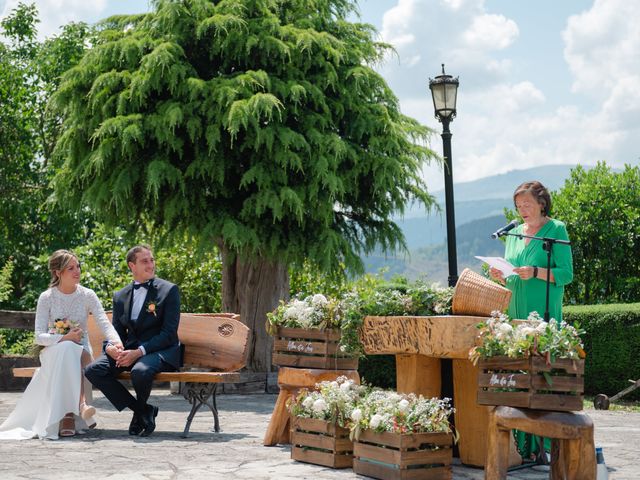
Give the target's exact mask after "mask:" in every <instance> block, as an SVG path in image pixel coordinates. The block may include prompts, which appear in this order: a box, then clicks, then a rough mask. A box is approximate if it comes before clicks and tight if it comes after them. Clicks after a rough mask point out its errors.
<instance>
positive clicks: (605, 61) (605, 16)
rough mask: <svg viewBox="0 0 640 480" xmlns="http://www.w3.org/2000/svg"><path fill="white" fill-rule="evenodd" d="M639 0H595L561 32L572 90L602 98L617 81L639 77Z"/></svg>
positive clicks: (570, 19) (570, 20) (615, 86)
mask: <svg viewBox="0 0 640 480" xmlns="http://www.w3.org/2000/svg"><path fill="white" fill-rule="evenodd" d="M638 19H640V3H639V2H629V1H628V0H596V1H595V2H594V5H593V7H592V8H591V9H590V10H588V11H586V12H584V13H581V14H579V15H574V16H571V17H570V18H569V20H568V24H567V28H566V29H565V31H564V32H563V33H562V37H563V39H564V42H565V49H564V56H565V59H566V61H567V63H568V64H569V68H570V69H571V72H572V73H573V75H574V82H573V90H574V91H575V92H579V93H584V94H587V95H590V96H592V97H593V98H597V99H601V100H603V99H605V98H606V97H608V96H609V95H610V92H611V91H612V90H615V89H616V88H617V86H618V84H619V82H620V81H622V80H623V79H627V80H624V81H628V78H630V77H631V78H635V79H638V78H640V53H639V52H640V28H638V24H637V23H638Z"/></svg>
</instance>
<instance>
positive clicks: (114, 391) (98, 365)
mask: <svg viewBox="0 0 640 480" xmlns="http://www.w3.org/2000/svg"><path fill="white" fill-rule="evenodd" d="M126 370H130V371H131V384H132V385H133V389H134V390H135V392H136V397H137V398H136V397H134V396H133V395H131V393H130V392H129V390H128V389H127V388H126V387H125V386H124V385H123V384H122V383H121V382H120V380H118V379H117V377H118V375H119V374H120V373H121V372H123V371H126ZM174 370H175V368H173V366H171V365H169V364H168V363H166V362H164V361H163V360H162V358H161V357H160V355H159V354H158V353H150V354H147V355H144V356H142V357H140V358H139V359H138V360H137V361H136V363H134V364H133V365H132V366H131V367H116V362H115V360H114V359H113V358H111V357H110V356H108V355H107V354H105V353H103V354H102V355H100V357H98V358H97V359H96V360H95V361H94V362H93V363H91V364H90V365H89V366H87V368H86V369H85V376H86V377H87V378H88V379H89V381H90V382H91V383H92V384H93V386H94V387H96V388H97V389H98V390H100V391H101V392H102V393H103V394H104V395H105V397H107V398H108V399H109V401H110V402H111V403H112V404H113V406H114V407H116V408H117V409H118V410H119V411H122V410H124V409H125V408H130V409H131V410H133V411H134V412H139V413H140V412H144V408H145V406H146V405H147V400H148V399H149V395H151V386H152V384H153V377H154V376H155V375H156V373H158V372H167V371H169V372H170V371H174Z"/></svg>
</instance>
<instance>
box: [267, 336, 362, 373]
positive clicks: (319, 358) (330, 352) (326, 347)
mask: <svg viewBox="0 0 640 480" xmlns="http://www.w3.org/2000/svg"><path fill="white" fill-rule="evenodd" d="M272 363H273V364H274V365H279V366H283V367H304V368H321V369H325V370H356V369H357V368H358V359H357V358H353V357H349V356H347V355H345V354H343V353H341V352H340V330H313V329H305V328H284V327H279V328H278V331H277V333H276V335H275V336H274V341H273V357H272Z"/></svg>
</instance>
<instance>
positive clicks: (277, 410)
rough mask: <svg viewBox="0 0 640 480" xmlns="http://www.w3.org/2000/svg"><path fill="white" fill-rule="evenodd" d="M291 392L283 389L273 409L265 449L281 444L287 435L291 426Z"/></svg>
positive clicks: (266, 434) (265, 439) (265, 436)
mask: <svg viewBox="0 0 640 480" xmlns="http://www.w3.org/2000/svg"><path fill="white" fill-rule="evenodd" d="M290 393H291V392H290V391H289V390H287V389H285V388H281V389H280V393H279V394H278V399H277V400H276V405H275V407H274V408H273V413H272V414H271V419H270V420H269V425H268V426H267V432H266V433H265V435H264V441H263V445H264V446H265V447H271V446H273V445H277V444H278V442H281V440H282V437H283V436H284V434H285V433H286V430H287V426H288V425H289V412H288V411H287V400H288V398H289V396H290Z"/></svg>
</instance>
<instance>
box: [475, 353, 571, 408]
mask: <svg viewBox="0 0 640 480" xmlns="http://www.w3.org/2000/svg"><path fill="white" fill-rule="evenodd" d="M478 367H479V370H478V397H477V399H478V403H479V404H480V405H506V406H509V407H524V408H535V409H540V410H551V411H563V412H570V411H575V410H582V400H583V392H584V376H583V375H584V360H569V359H559V360H556V361H555V362H551V363H550V364H547V363H546V361H545V359H544V358H543V357H538V356H532V357H528V358H509V357H492V358H486V359H480V360H479V361H478ZM543 372H546V373H547V374H548V376H549V378H550V380H551V384H549V382H548V381H547V378H546V377H545V375H544V373H543Z"/></svg>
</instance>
